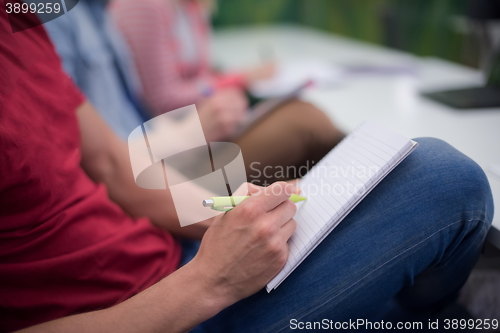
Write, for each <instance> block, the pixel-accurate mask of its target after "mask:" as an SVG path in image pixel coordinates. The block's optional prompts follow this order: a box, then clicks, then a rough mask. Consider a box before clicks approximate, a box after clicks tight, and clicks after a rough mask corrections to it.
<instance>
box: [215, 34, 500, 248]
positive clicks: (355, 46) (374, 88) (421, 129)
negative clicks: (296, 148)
mask: <svg viewBox="0 0 500 333" xmlns="http://www.w3.org/2000/svg"><path fill="white" fill-rule="evenodd" d="M269 47H272V49H273V51H274V54H275V56H276V59H277V60H278V61H288V60H291V61H295V60H307V59H319V60H322V61H328V62H330V63H332V64H339V65H346V64H367V63H369V64H385V65H390V64H411V65H412V66H414V67H415V68H416V69H417V73H418V74H417V75H416V76H412V75H393V76H384V77H381V76H372V77H368V76H360V77H356V78H352V79H349V80H347V81H346V82H345V83H343V84H341V85H340V86H338V87H332V88H329V89H310V90H307V91H306V92H305V93H304V94H303V96H302V97H303V98H304V99H306V100H309V101H311V102H313V103H314V104H316V105H317V106H318V107H320V108H321V109H323V110H324V111H325V112H326V113H327V114H328V115H329V116H330V117H331V118H332V120H334V121H335V123H336V124H337V125H338V126H339V127H340V128H342V129H343V130H345V131H350V130H352V129H354V128H355V127H356V126H357V125H358V124H359V123H360V122H362V121H363V120H370V119H371V120H375V121H377V122H379V123H382V124H384V125H385V126H387V127H389V128H392V129H394V130H396V131H397V132H399V133H401V134H404V135H406V136H408V137H421V136H432V137H436V138H440V139H443V140H445V141H447V142H449V143H450V144H452V145H453V146H455V147H456V148H457V149H459V150H460V151H462V152H463V153H465V154H466V155H468V156H469V157H471V158H472V159H474V160H475V161H476V162H477V163H479V164H480V165H481V166H482V167H483V169H485V171H486V173H487V175H488V178H489V180H490V184H491V187H492V191H493V197H494V199H495V206H496V207H498V209H500V177H496V176H495V175H494V174H493V173H491V172H490V171H489V170H490V168H491V167H492V165H494V164H500V109H498V110H483V111H474V112H459V111H455V110H452V109H450V108H448V107H446V106H443V105H441V104H438V103H435V102H432V101H429V100H427V99H424V98H422V97H420V95H419V92H421V91H431V90H438V89H445V88H455V87H467V86H474V85H481V84H483V83H484V81H485V79H484V76H483V75H482V74H481V73H480V72H479V71H477V70H474V69H471V68H468V67H464V66H461V65H457V64H454V63H450V62H447V61H444V60H439V59H436V58H420V57H416V56H412V55H410V54H407V53H403V52H399V51H396V50H392V49H388V48H384V47H379V46H376V45H371V44H366V43H362V42H358V41H354V40H350V39H346V38H342V37H338V36H334V35H330V34H327V33H323V32H320V31H317V30H312V29H308V28H303V27H297V26H273V27H260V28H258V27H252V28H239V29H231V30H219V31H217V32H216V33H215V35H214V38H213V57H214V60H215V61H216V63H217V64H219V65H222V66H223V67H225V68H241V67H242V66H243V67H244V66H249V65H251V64H256V63H258V62H259V50H261V49H262V48H269ZM493 225H494V227H495V228H496V229H493V230H492V232H491V233H490V240H491V241H492V242H493V243H494V244H495V245H496V246H498V247H500V231H499V230H500V214H496V216H495V219H494V222H493Z"/></svg>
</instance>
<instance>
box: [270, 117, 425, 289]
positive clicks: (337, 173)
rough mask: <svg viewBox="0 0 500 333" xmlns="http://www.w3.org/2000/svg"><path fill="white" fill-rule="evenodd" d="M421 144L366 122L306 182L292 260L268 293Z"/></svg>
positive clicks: (273, 281)
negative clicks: (304, 199) (305, 198)
mask: <svg viewBox="0 0 500 333" xmlns="http://www.w3.org/2000/svg"><path fill="white" fill-rule="evenodd" d="M416 146H417V143H416V142H415V141H412V140H410V139H408V138H405V137H404V136H402V135H399V134H397V133H394V132H392V131H390V130H388V129H386V128H384V127H382V126H379V125H377V124H374V123H371V122H365V123H363V124H361V125H360V126H359V127H358V128H357V129H356V130H355V131H353V132H352V133H351V134H349V135H348V136H347V137H346V138H345V139H344V140H342V142H341V143H339V144H338V145H337V146H336V147H335V148H334V149H332V151H330V152H329V153H328V154H327V155H326V156H325V157H324V158H323V159H322V160H321V161H320V162H319V163H318V164H316V165H315V166H314V167H313V168H312V169H311V170H310V171H309V172H308V173H307V174H306V175H305V176H304V177H303V178H302V179H301V180H300V183H299V186H300V188H301V189H302V193H301V195H304V196H306V197H307V200H306V201H303V202H299V203H298V204H297V213H296V214H295V217H294V218H295V221H297V230H296V231H295V233H294V234H293V235H292V237H291V238H290V240H289V241H288V244H289V246H290V253H289V256H288V261H287V263H286V265H285V267H284V268H283V269H282V270H281V271H280V272H279V273H278V274H277V275H276V276H275V277H274V278H273V279H272V280H271V281H270V282H269V283H268V284H267V286H266V289H267V291H268V292H270V291H271V290H273V289H276V288H277V287H278V286H279V285H280V284H281V282H283V281H284V280H285V279H286V278H287V277H288V275H290V273H291V272H293V270H294V269H295V268H296V267H297V266H299V265H300V263H301V262H302V261H303V260H304V259H305V258H306V257H307V256H308V255H309V254H310V253H311V252H312V251H313V250H314V249H315V248H316V246H317V245H318V244H319V243H321V241H322V240H323V239H324V238H325V237H326V236H328V234H329V233H330V232H331V231H332V230H333V229H335V227H336V226H337V225H338V224H339V223H340V222H341V221H342V220H343V219H344V217H346V216H347V214H349V213H350V212H351V210H353V209H354V207H356V205H357V204H358V203H359V202H360V201H361V200H363V198H364V197H365V196H366V195H367V194H368V193H369V192H370V191H371V190H372V189H373V188H374V187H375V186H377V184H378V183H379V182H380V181H381V180H382V179H384V177H385V176H387V174H389V172H391V171H392V170H393V169H394V168H395V167H396V166H397V165H398V164H399V163H400V162H401V161H402V160H404V159H405V158H406V156H408V154H410V153H411V152H412V151H413V149H415V147H416Z"/></svg>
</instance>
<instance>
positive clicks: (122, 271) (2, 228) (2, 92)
mask: <svg viewBox="0 0 500 333" xmlns="http://www.w3.org/2000/svg"><path fill="white" fill-rule="evenodd" d="M4 8H5V6H4V0H0V331H11V330H15V329H20V328H23V327H27V326H31V325H34V324H37V323H41V322H45V321H49V320H51V319H55V318H60V317H64V316H67V315H71V314H75V313H81V312H87V311H90V310H96V309H102V308H106V307H109V306H112V305H114V304H117V303H119V302H121V301H123V300H125V299H127V298H129V297H131V296H132V295H134V294H136V293H138V292H140V291H141V290H143V289H145V288H147V287H149V286H150V285H152V284H153V283H155V282H157V281H158V280H160V279H161V278H162V277H164V276H166V275H168V274H170V273H171V272H173V271H174V270H175V269H176V268H177V267H178V264H179V260H180V246H179V244H178V242H177V241H176V240H175V239H174V238H173V237H172V236H171V235H170V234H168V233H167V232H165V231H162V230H160V229H157V228H155V227H153V226H152V225H151V224H150V222H149V221H148V220H147V219H145V218H142V219H136V220H134V219H132V218H130V217H129V216H127V215H126V214H125V213H124V212H123V211H122V210H121V209H120V208H119V207H118V206H117V205H116V204H114V203H113V202H111V201H110V200H109V199H108V197H107V194H106V188H105V187H104V186H103V185H98V184H95V183H94V182H92V181H91V180H90V179H89V178H88V177H87V175H86V174H85V173H84V171H83V170H82V169H81V167H80V135H79V130H78V121H77V117H76V113H75V110H76V108H77V106H78V105H80V104H81V103H82V102H83V101H84V98H83V97H82V95H81V94H80V93H79V91H78V90H77V89H76V88H75V86H74V85H73V83H72V82H71V80H70V79H69V78H68V77H67V76H66V75H65V74H64V73H63V72H62V69H61V64H60V61H59V59H58V57H57V55H56V54H55V51H54V48H53V46H52V45H51V43H50V41H49V39H48V37H47V35H46V33H45V31H44V29H43V26H38V27H35V28H32V29H28V30H25V31H22V32H17V33H12V29H11V27H10V24H9V19H8V17H7V15H6V13H5V10H4ZM26 19H28V20H35V19H36V18H34V17H27V16H26V15H23V16H22V17H21V15H19V16H13V17H11V22H10V23H12V24H20V23H21V22H18V21H19V20H26Z"/></svg>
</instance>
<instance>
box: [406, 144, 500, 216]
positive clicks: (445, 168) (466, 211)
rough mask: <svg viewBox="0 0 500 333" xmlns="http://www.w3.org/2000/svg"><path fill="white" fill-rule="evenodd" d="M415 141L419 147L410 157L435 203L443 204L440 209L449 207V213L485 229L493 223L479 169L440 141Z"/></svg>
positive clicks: (487, 187) (485, 181)
mask: <svg viewBox="0 0 500 333" xmlns="http://www.w3.org/2000/svg"><path fill="white" fill-rule="evenodd" d="M415 141H417V142H418V143H419V147H417V149H416V150H415V152H414V153H413V154H415V157H417V158H418V161H417V162H418V163H420V164H421V175H423V174H422V171H423V173H424V174H425V177H426V178H427V185H428V186H429V190H430V191H433V192H434V196H435V198H436V200H439V201H440V202H442V203H443V208H444V209H446V208H447V207H449V209H450V213H451V210H455V213H457V214H462V218H463V219H478V220H481V221H482V222H484V223H486V224H487V225H488V226H489V225H490V224H491V222H492V220H493V197H492V194H491V189H490V185H489V182H488V179H487V177H486V175H485V173H484V171H483V170H482V169H481V167H480V166H479V165H478V164H477V163H476V162H474V161H473V160H472V159H470V158H469V157H467V156H466V155H464V154H463V153H461V152H460V151H458V150H457V149H455V148H454V147H452V146H451V145H450V144H448V143H446V142H444V141H442V140H439V139H435V138H417V139H415ZM413 154H412V155H413ZM447 204H448V205H447Z"/></svg>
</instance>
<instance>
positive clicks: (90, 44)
mask: <svg viewBox="0 0 500 333" xmlns="http://www.w3.org/2000/svg"><path fill="white" fill-rule="evenodd" d="M105 7H106V2H105V1H80V2H79V4H78V5H77V6H76V7H75V8H74V9H73V10H71V11H69V12H68V13H67V14H65V15H63V16H61V17H59V18H57V19H55V20H53V21H50V22H47V23H45V29H46V30H47V32H48V34H49V36H50V37H51V39H52V41H53V43H54V45H55V47H56V50H57V52H58V54H59V56H60V57H61V60H62V63H63V67H64V70H65V71H66V72H67V73H68V74H69V75H70V76H71V77H72V78H73V80H74V81H75V83H76V84H77V85H78V87H79V88H80V89H81V90H82V91H83V92H84V93H85V95H86V96H87V98H88V99H89V100H90V101H91V102H92V104H93V105H94V106H95V107H96V108H97V110H98V111H99V113H100V114H101V116H102V117H103V118H104V120H105V121H106V122H107V124H108V125H109V126H110V127H111V128H112V129H113V130H114V131H115V132H116V133H117V134H118V136H120V137H121V138H123V139H126V138H127V137H128V135H129V134H130V132H132V130H133V129H134V128H136V127H137V126H139V125H141V123H142V122H143V121H144V120H145V119H146V118H147V113H146V111H145V110H144V109H143V107H142V105H141V104H140V102H139V99H138V96H140V81H139V80H138V78H137V76H136V73H135V70H134V65H133V62H132V59H130V57H129V54H130V53H129V52H128V49H127V48H128V47H127V45H126V44H125V43H124V41H123V39H122V38H121V37H120V35H119V32H118V30H116V29H115V28H114V25H113V24H112V22H111V21H110V19H109V17H108V16H107V15H106V13H105Z"/></svg>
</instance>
